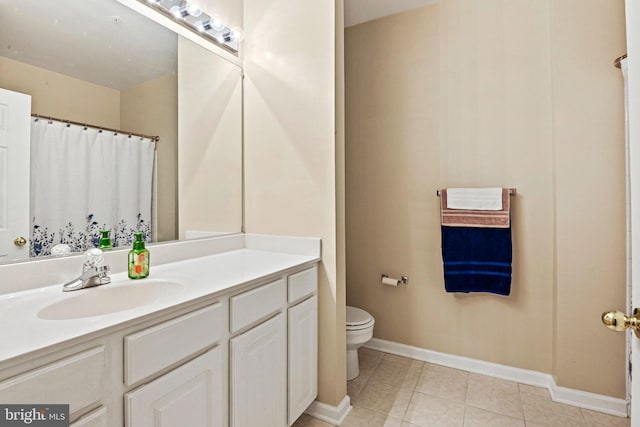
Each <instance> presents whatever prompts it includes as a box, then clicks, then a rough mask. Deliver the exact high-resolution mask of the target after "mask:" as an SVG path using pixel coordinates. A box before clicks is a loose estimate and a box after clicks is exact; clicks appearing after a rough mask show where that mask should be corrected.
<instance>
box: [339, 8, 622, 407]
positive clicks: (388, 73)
mask: <svg viewBox="0 0 640 427" xmlns="http://www.w3.org/2000/svg"><path fill="white" fill-rule="evenodd" d="M622 8H623V3H622V1H620V0H616V1H613V2H607V4H606V5H605V4H604V3H603V2H598V1H596V0H592V1H588V2H580V1H578V0H571V1H569V0H567V1H564V2H551V1H549V2H547V1H537V0H520V1H516V2H502V1H486V2H468V1H465V0H444V1H441V2H438V3H436V4H433V5H430V6H427V7H424V8H421V9H418V10H415V11H411V12H407V13H402V14H398V15H394V16H391V17H387V18H383V19H380V20H377V21H372V22H369V23H365V24H361V25H358V26H355V27H351V28H348V29H347V30H346V42H345V47H346V118H347V126H346V130H347V134H346V141H347V142H346V156H347V157H346V164H347V167H346V171H347V282H348V286H347V302H348V304H350V305H355V306H359V307H362V308H364V309H366V310H367V311H369V312H370V313H371V314H372V315H373V316H374V317H375V318H376V326H375V336H376V337H378V338H382V339H387V340H391V341H396V342H400V343H405V344H409V345H414V346H418V347H423V348H428V349H431V350H436V351H441V352H445V353H452V354H458V355H462V356H467V357H472V358H478V359H481V360H487V361H491V362H496V363H501V364H505V365H510V366H516V367H520V368H525V369H532V370H536V371H542V372H548V373H553V374H555V375H556V376H557V378H558V381H559V384H560V385H562V386H567V387H575V388H578V389H581V390H587V391H592V392H596V393H602V394H607V395H611V396H615V397H624V366H623V365H624V337H623V336H622V334H620V335H615V334H612V333H610V332H609V331H607V330H606V329H604V328H603V327H601V326H600V325H599V317H600V312H601V311H602V310H604V309H606V308H608V307H609V306H614V307H615V306H617V307H624V294H625V279H624V269H625V264H624V258H625V246H624V229H625V228H624V163H623V158H624V157H623V156H624V137H623V133H622V132H623V128H622V125H623V122H622V110H621V108H622V84H621V77H620V76H619V73H617V70H615V69H614V68H613V67H612V66H611V61H612V59H613V58H615V57H616V56H618V55H620V52H622V51H624V26H623V13H622V12H623V10H622ZM576 10H579V11H580V16H575V13H574V12H575V11H576ZM568 28H569V29H570V30H567V29H568ZM604 33H607V34H606V35H603V34H604ZM560 56H562V57H563V59H562V60H558V58H559V57H560ZM456 186H510V187H517V189H518V195H517V196H516V197H515V198H514V199H513V202H514V204H513V241H514V262H513V271H514V273H513V285H512V292H511V295H510V296H509V297H500V296H496V295H490V294H470V295H457V294H447V293H446V292H445V291H444V286H443V279H442V258H441V253H440V225H439V216H438V209H439V199H438V197H436V194H435V192H436V189H438V188H441V187H456ZM589 197H606V198H605V199H602V203H598V201H596V202H595V203H590V199H589ZM605 203H606V208H604V206H605ZM605 209H606V210H605ZM605 214H606V216H605ZM381 273H387V274H390V275H393V276H400V275H403V274H406V275H408V276H409V277H410V285H409V286H407V287H402V288H388V287H383V286H382V285H381V284H380V274H381ZM583 319H584V320H583ZM583 321H584V324H583V323H582V322H583ZM605 345H606V346H607V349H608V351H606V352H602V351H599V350H600V349H601V348H602V347H603V346H605ZM593 373H597V374H593Z"/></svg>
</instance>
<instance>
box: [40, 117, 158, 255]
mask: <svg viewBox="0 0 640 427" xmlns="http://www.w3.org/2000/svg"><path fill="white" fill-rule="evenodd" d="M154 162H155V141H153V140H152V139H150V138H140V137H132V136H129V135H127V134H119V133H114V132H107V131H101V130H100V129H93V128H87V127H83V126H77V125H70V124H67V123H63V122H58V121H55V120H46V119H34V120H32V124H31V240H30V256H31V257H38V256H45V255H49V254H50V253H51V248H52V247H53V246H55V245H57V244H60V243H63V244H67V245H69V246H70V248H71V250H72V251H73V252H81V251H84V250H86V249H89V248H92V247H97V246H98V243H99V241H100V232H99V231H100V230H111V239H112V245H113V247H122V246H125V247H126V246H131V244H132V242H133V233H135V232H142V233H144V235H145V241H147V242H150V241H151V239H152V232H151V204H152V193H153V191H152V190H153V167H154Z"/></svg>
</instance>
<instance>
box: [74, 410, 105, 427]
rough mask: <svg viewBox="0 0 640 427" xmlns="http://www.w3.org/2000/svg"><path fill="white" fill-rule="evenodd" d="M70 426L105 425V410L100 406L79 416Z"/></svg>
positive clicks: (92, 426) (95, 426)
mask: <svg viewBox="0 0 640 427" xmlns="http://www.w3.org/2000/svg"><path fill="white" fill-rule="evenodd" d="M71 427H107V410H106V408H100V409H98V410H95V411H93V412H91V413H89V414H88V415H85V416H84V417H82V418H80V419H79V420H78V421H76V422H75V423H73V424H71Z"/></svg>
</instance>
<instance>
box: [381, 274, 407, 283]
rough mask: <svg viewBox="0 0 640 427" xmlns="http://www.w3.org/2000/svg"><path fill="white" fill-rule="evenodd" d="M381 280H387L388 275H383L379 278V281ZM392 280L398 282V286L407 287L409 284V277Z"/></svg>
mask: <svg viewBox="0 0 640 427" xmlns="http://www.w3.org/2000/svg"><path fill="white" fill-rule="evenodd" d="M383 279H389V275H388V274H383V275H382V277H380V280H383ZM392 280H396V281H397V282H398V285H408V284H409V276H401V277H400V279H393V278H392Z"/></svg>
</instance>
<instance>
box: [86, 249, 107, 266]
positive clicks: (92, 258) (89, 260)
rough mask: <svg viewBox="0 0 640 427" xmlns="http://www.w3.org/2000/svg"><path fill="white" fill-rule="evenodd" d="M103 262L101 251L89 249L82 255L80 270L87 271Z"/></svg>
mask: <svg viewBox="0 0 640 427" xmlns="http://www.w3.org/2000/svg"><path fill="white" fill-rule="evenodd" d="M102 261H104V256H103V255H102V251H101V250H100V249H98V248H91V249H88V250H87V251H85V253H84V263H83V265H82V268H83V269H84V270H89V269H91V268H94V267H98V266H99V265H101V264H102Z"/></svg>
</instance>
